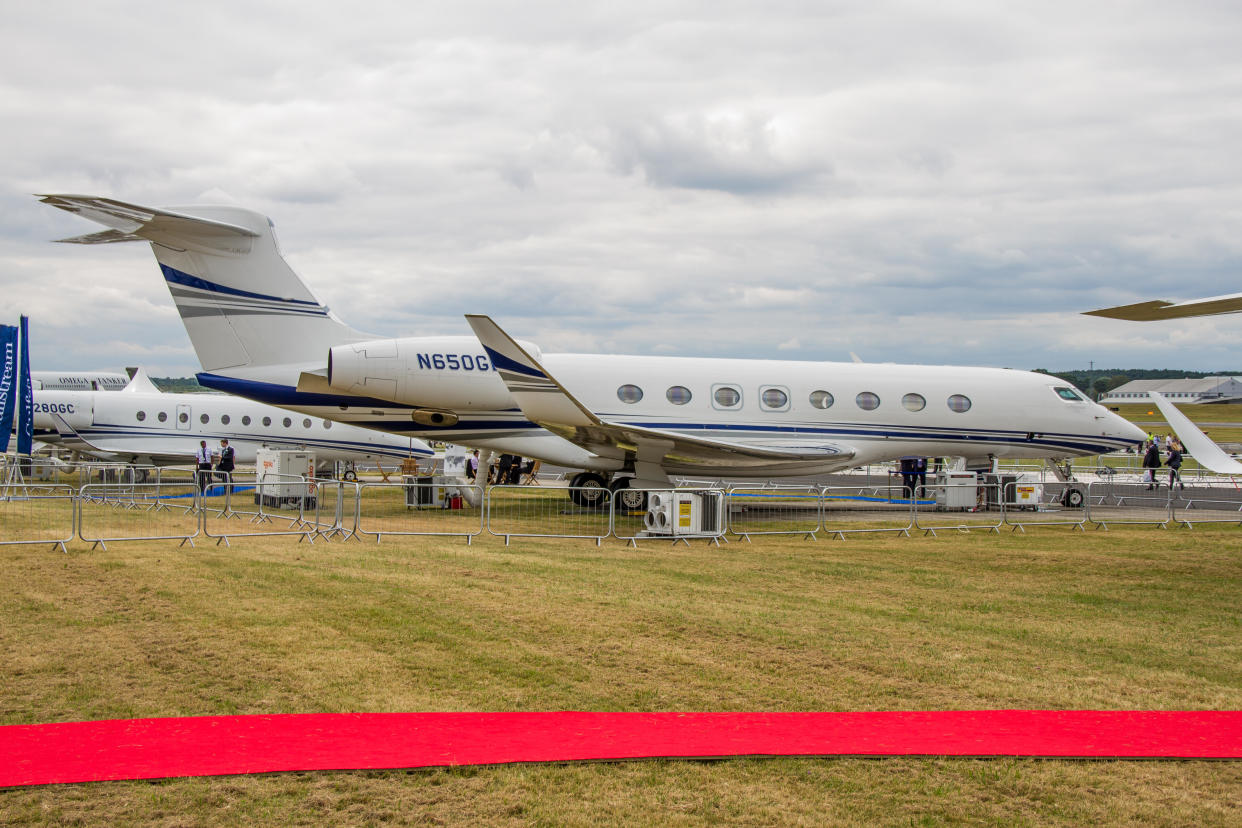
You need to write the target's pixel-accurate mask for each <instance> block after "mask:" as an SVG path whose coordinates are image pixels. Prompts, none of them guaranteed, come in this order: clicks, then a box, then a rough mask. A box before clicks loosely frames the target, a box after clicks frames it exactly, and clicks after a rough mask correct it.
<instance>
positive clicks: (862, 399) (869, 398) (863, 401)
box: [854, 391, 880, 411]
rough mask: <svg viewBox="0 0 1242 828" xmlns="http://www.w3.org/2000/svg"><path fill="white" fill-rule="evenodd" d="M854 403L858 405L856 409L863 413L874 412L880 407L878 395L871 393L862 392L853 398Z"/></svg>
mask: <svg viewBox="0 0 1242 828" xmlns="http://www.w3.org/2000/svg"><path fill="white" fill-rule="evenodd" d="M854 402H856V403H858V407H859V408H861V409H862V410H863V411H875V410H876V409H877V408H879V407H880V395H879V394H876V393H874V392H872V391H863V392H862V393H861V394H859V395H858V396H857V397H855V398H854Z"/></svg>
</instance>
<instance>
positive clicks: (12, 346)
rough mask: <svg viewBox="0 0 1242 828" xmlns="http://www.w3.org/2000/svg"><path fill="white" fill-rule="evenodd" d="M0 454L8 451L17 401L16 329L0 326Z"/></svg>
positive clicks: (9, 326) (10, 326)
mask: <svg viewBox="0 0 1242 828" xmlns="http://www.w3.org/2000/svg"><path fill="white" fill-rule="evenodd" d="M0 369H3V370H0V452H5V451H8V450H9V433H10V432H11V431H12V430H13V408H14V405H13V403H14V402H16V401H17V328H16V327H14V326H13V325H0Z"/></svg>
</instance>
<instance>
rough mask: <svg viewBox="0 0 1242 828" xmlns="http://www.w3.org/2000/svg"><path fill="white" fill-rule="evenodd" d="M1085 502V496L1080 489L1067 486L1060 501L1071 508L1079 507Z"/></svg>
mask: <svg viewBox="0 0 1242 828" xmlns="http://www.w3.org/2000/svg"><path fill="white" fill-rule="evenodd" d="M1086 502H1087V496H1086V495H1084V494H1083V493H1082V489H1079V488H1074V487H1071V488H1068V489H1066V490H1065V495H1064V496H1063V497H1062V498H1061V503H1062V504H1064V505H1065V506H1068V507H1070V508H1071V509H1081V508H1082V505H1083V504H1084V503H1086Z"/></svg>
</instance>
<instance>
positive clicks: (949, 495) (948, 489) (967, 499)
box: [936, 471, 979, 511]
mask: <svg viewBox="0 0 1242 828" xmlns="http://www.w3.org/2000/svg"><path fill="white" fill-rule="evenodd" d="M978 505H979V475H977V474H975V473H974V472H968V471H944V472H941V473H940V474H938V475H936V508H937V509H941V510H957V511H961V510H965V509H973V508H975V507H976V506H978Z"/></svg>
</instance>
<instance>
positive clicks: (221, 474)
mask: <svg viewBox="0 0 1242 828" xmlns="http://www.w3.org/2000/svg"><path fill="white" fill-rule="evenodd" d="M233 454H234V452H233V447H232V446H230V445H229V441H228V438H225V439H223V440H221V441H220V460H219V462H217V463H216V477H218V478H220V482H221V483H232V482H233Z"/></svg>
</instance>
